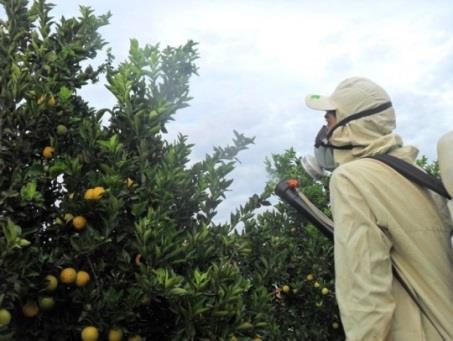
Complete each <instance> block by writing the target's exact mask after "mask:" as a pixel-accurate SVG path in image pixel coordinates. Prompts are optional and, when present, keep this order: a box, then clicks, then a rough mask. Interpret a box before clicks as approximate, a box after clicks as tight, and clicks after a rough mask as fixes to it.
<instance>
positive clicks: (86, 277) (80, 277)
mask: <svg viewBox="0 0 453 341" xmlns="http://www.w3.org/2000/svg"><path fill="white" fill-rule="evenodd" d="M89 281H90V274H89V273H88V272H86V271H78V272H77V275H76V285H77V286H78V287H79V288H81V287H84V286H85V285H87V284H88V282H89Z"/></svg>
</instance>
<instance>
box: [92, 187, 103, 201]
mask: <svg viewBox="0 0 453 341" xmlns="http://www.w3.org/2000/svg"><path fill="white" fill-rule="evenodd" d="M104 193H105V189H104V187H102V186H97V187H95V188H93V200H99V199H101V198H102V196H103V195H104Z"/></svg>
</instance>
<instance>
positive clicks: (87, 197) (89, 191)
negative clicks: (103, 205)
mask: <svg viewBox="0 0 453 341" xmlns="http://www.w3.org/2000/svg"><path fill="white" fill-rule="evenodd" d="M93 195H94V193H93V189H92V188H88V189H87V190H86V191H85V194H84V195H83V198H84V199H85V200H93Z"/></svg>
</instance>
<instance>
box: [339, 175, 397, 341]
mask: <svg viewBox="0 0 453 341" xmlns="http://www.w3.org/2000/svg"><path fill="white" fill-rule="evenodd" d="M357 185H358V184H357V179H355V181H351V179H350V178H348V175H347V173H346V172H343V171H342V169H338V170H337V171H336V172H334V174H333V176H332V178H331V182H330V191H331V192H330V196H331V205H332V212H333V220H334V222H335V233H334V241H335V272H336V295H337V300H338V305H339V308H340V313H341V318H342V322H343V325H344V328H345V332H346V337H347V340H348V341H362V340H367V341H368V340H386V339H387V337H388V335H389V331H390V329H391V326H392V317H393V313H394V310H395V300H394V298H393V295H392V280H393V276H392V267H391V260H390V250H391V247H392V245H391V242H390V240H389V239H388V238H387V237H386V235H385V234H384V232H383V230H382V229H381V228H380V227H379V226H378V225H377V224H376V218H375V217H374V216H373V214H372V211H371V209H370V207H369V206H368V204H367V201H366V198H364V197H363V195H361V193H360V192H359V191H358V190H357V188H356V187H355V186H357Z"/></svg>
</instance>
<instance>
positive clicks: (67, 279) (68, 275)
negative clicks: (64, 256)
mask: <svg viewBox="0 0 453 341" xmlns="http://www.w3.org/2000/svg"><path fill="white" fill-rule="evenodd" d="M76 277H77V272H76V271H75V269H74V268H65V269H63V271H61V273H60V282H61V283H63V284H72V283H74V281H75V280H76Z"/></svg>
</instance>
